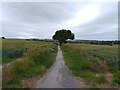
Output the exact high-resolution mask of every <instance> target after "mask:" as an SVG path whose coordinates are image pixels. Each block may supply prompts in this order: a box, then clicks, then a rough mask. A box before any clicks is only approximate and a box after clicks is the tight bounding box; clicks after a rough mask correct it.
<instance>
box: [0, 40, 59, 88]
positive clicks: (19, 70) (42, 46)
mask: <svg viewBox="0 0 120 90" xmlns="http://www.w3.org/2000/svg"><path fill="white" fill-rule="evenodd" d="M50 48H54V50H55V51H54V52H51V51H50V50H49V49H50ZM56 51H57V47H56V46H55V45H54V44H53V43H50V42H43V41H27V40H13V39H4V40H2V65H3V69H2V87H3V88H4V87H5V88H19V87H31V86H33V85H28V84H27V81H26V80H27V79H28V78H29V79H31V78H34V77H37V76H38V77H41V76H42V75H43V74H44V73H45V72H46V70H47V69H49V68H50V66H51V65H52V64H53V62H54V60H55V56H56ZM31 82H33V81H31ZM29 83H30V82H29ZM33 83H34V82H33Z"/></svg>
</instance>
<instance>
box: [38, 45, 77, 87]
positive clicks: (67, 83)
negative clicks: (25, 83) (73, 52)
mask: <svg viewBox="0 0 120 90" xmlns="http://www.w3.org/2000/svg"><path fill="white" fill-rule="evenodd" d="M36 88H78V85H77V82H76V81H75V80H74V79H73V78H72V76H71V74H70V72H69V70H68V69H67V67H66V66H65V62H64V59H63V54H62V51H61V49H60V47H59V46H58V53H57V57H56V61H55V63H54V65H53V66H52V67H51V68H50V70H49V71H48V72H47V73H46V74H45V75H44V76H43V78H41V79H40V80H38V82H37V85H36Z"/></svg>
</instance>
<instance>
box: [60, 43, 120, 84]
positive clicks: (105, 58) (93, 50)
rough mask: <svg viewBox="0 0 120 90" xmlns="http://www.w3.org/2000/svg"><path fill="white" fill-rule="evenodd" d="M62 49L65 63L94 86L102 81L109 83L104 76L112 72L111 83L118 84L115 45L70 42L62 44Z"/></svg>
mask: <svg viewBox="0 0 120 90" xmlns="http://www.w3.org/2000/svg"><path fill="white" fill-rule="evenodd" d="M62 50H63V54H64V57H65V61H66V65H68V67H69V68H70V69H71V70H72V72H73V74H74V75H76V76H80V77H83V78H84V79H85V80H86V81H87V82H89V83H91V85H95V86H96V85H97V84H104V83H109V84H110V85H111V82H109V81H107V80H106V76H107V73H112V74H113V77H111V78H112V84H113V83H114V85H117V84H119V79H120V78H119V77H118V72H119V70H118V47H117V46H107V45H78V44H77V45H76V44H70V45H64V46H62ZM111 78H110V79H111ZM111 86H112V85H111Z"/></svg>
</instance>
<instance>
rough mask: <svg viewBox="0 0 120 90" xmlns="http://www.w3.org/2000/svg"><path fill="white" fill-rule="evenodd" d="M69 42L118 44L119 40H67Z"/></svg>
mask: <svg viewBox="0 0 120 90" xmlns="http://www.w3.org/2000/svg"><path fill="white" fill-rule="evenodd" d="M69 43H79V44H95V45H111V46H112V45H118V44H120V41H117V40H115V41H96V40H75V41H69Z"/></svg>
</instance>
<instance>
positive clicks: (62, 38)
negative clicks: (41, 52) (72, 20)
mask: <svg viewBox="0 0 120 90" xmlns="http://www.w3.org/2000/svg"><path fill="white" fill-rule="evenodd" d="M53 39H54V40H58V41H59V42H60V44H62V43H66V40H67V39H71V40H73V39H74V34H73V33H72V32H71V31H70V30H66V29H62V30H59V31H56V32H55V35H53Z"/></svg>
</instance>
